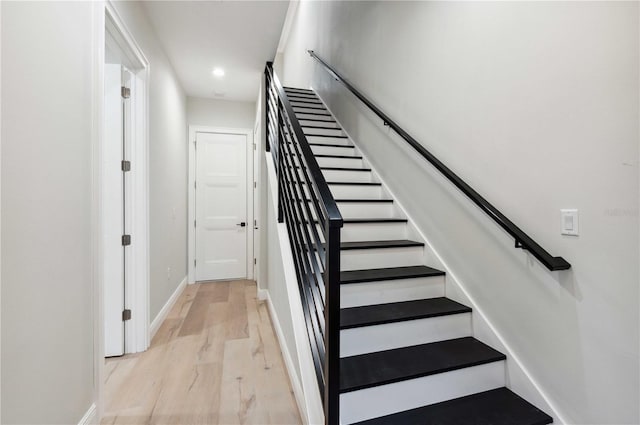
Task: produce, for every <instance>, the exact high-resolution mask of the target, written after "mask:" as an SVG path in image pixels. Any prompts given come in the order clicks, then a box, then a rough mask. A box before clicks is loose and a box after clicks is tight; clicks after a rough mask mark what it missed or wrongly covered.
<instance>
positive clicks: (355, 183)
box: [302, 155, 382, 186]
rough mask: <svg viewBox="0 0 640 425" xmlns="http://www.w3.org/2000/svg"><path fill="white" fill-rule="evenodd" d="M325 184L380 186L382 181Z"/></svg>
mask: <svg viewBox="0 0 640 425" xmlns="http://www.w3.org/2000/svg"><path fill="white" fill-rule="evenodd" d="M316 156H318V155H316ZM302 184H307V182H302ZM327 184H328V185H329V186H331V185H334V186H382V183H377V182H327Z"/></svg>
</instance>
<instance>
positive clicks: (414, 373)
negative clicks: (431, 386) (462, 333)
mask: <svg viewBox="0 0 640 425" xmlns="http://www.w3.org/2000/svg"><path fill="white" fill-rule="evenodd" d="M505 359H506V356H505V355H504V354H502V353H500V352H499V351H497V350H494V349H493V348H491V347H489V346H488V345H486V344H483V343H482V342H480V341H478V340H477V339H475V338H473V337H464V338H456V339H449V340H446V341H438V342H431V343H429V344H420V345H414V346H411V347H402V348H396V349H393V350H386V351H378V352H376V353H368V354H360V355H357V356H351V357H344V358H342V359H340V392H341V393H345V392H350V391H357V390H361V389H364V388H370V387H375V386H379V385H385V384H391V383H394V382H400V381H405V380H408V379H414V378H419V377H423V376H428V375H435V374H438V373H444V372H449V371H452V370H458V369H463V368H466V367H472V366H478V365H483V364H487V363H492V362H496V361H500V360H505Z"/></svg>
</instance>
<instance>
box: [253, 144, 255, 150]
mask: <svg viewBox="0 0 640 425" xmlns="http://www.w3.org/2000/svg"><path fill="white" fill-rule="evenodd" d="M253 150H254V151H255V150H256V144H255V143H254V144H253Z"/></svg>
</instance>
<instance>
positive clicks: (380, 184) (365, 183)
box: [327, 182, 382, 186]
mask: <svg viewBox="0 0 640 425" xmlns="http://www.w3.org/2000/svg"><path fill="white" fill-rule="evenodd" d="M327 184H328V185H340V186H382V183H378V182H327Z"/></svg>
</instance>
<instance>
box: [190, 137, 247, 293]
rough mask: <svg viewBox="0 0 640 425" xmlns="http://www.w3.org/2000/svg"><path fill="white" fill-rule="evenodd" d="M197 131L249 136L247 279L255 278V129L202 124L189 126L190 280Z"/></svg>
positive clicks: (192, 279)
mask: <svg viewBox="0 0 640 425" xmlns="http://www.w3.org/2000/svg"><path fill="white" fill-rule="evenodd" d="M197 133H220V134H239V135H244V136H246V137H247V168H246V170H247V204H246V205H247V279H250V280H253V278H254V275H253V263H254V250H253V238H254V229H253V220H254V214H253V192H254V189H253V182H254V175H253V149H254V140H253V129H251V128H224V127H209V126H201V125H190V126H189V138H188V144H189V179H188V182H187V187H188V198H189V200H188V202H189V205H188V221H187V223H188V226H187V228H188V229H189V231H188V235H187V238H188V239H187V240H188V248H187V258H188V262H187V264H188V271H189V273H188V282H189V284H193V283H195V282H196V272H195V266H194V261H195V259H196V231H195V226H194V224H195V219H196V192H195V182H196V149H195V141H196V136H197Z"/></svg>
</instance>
